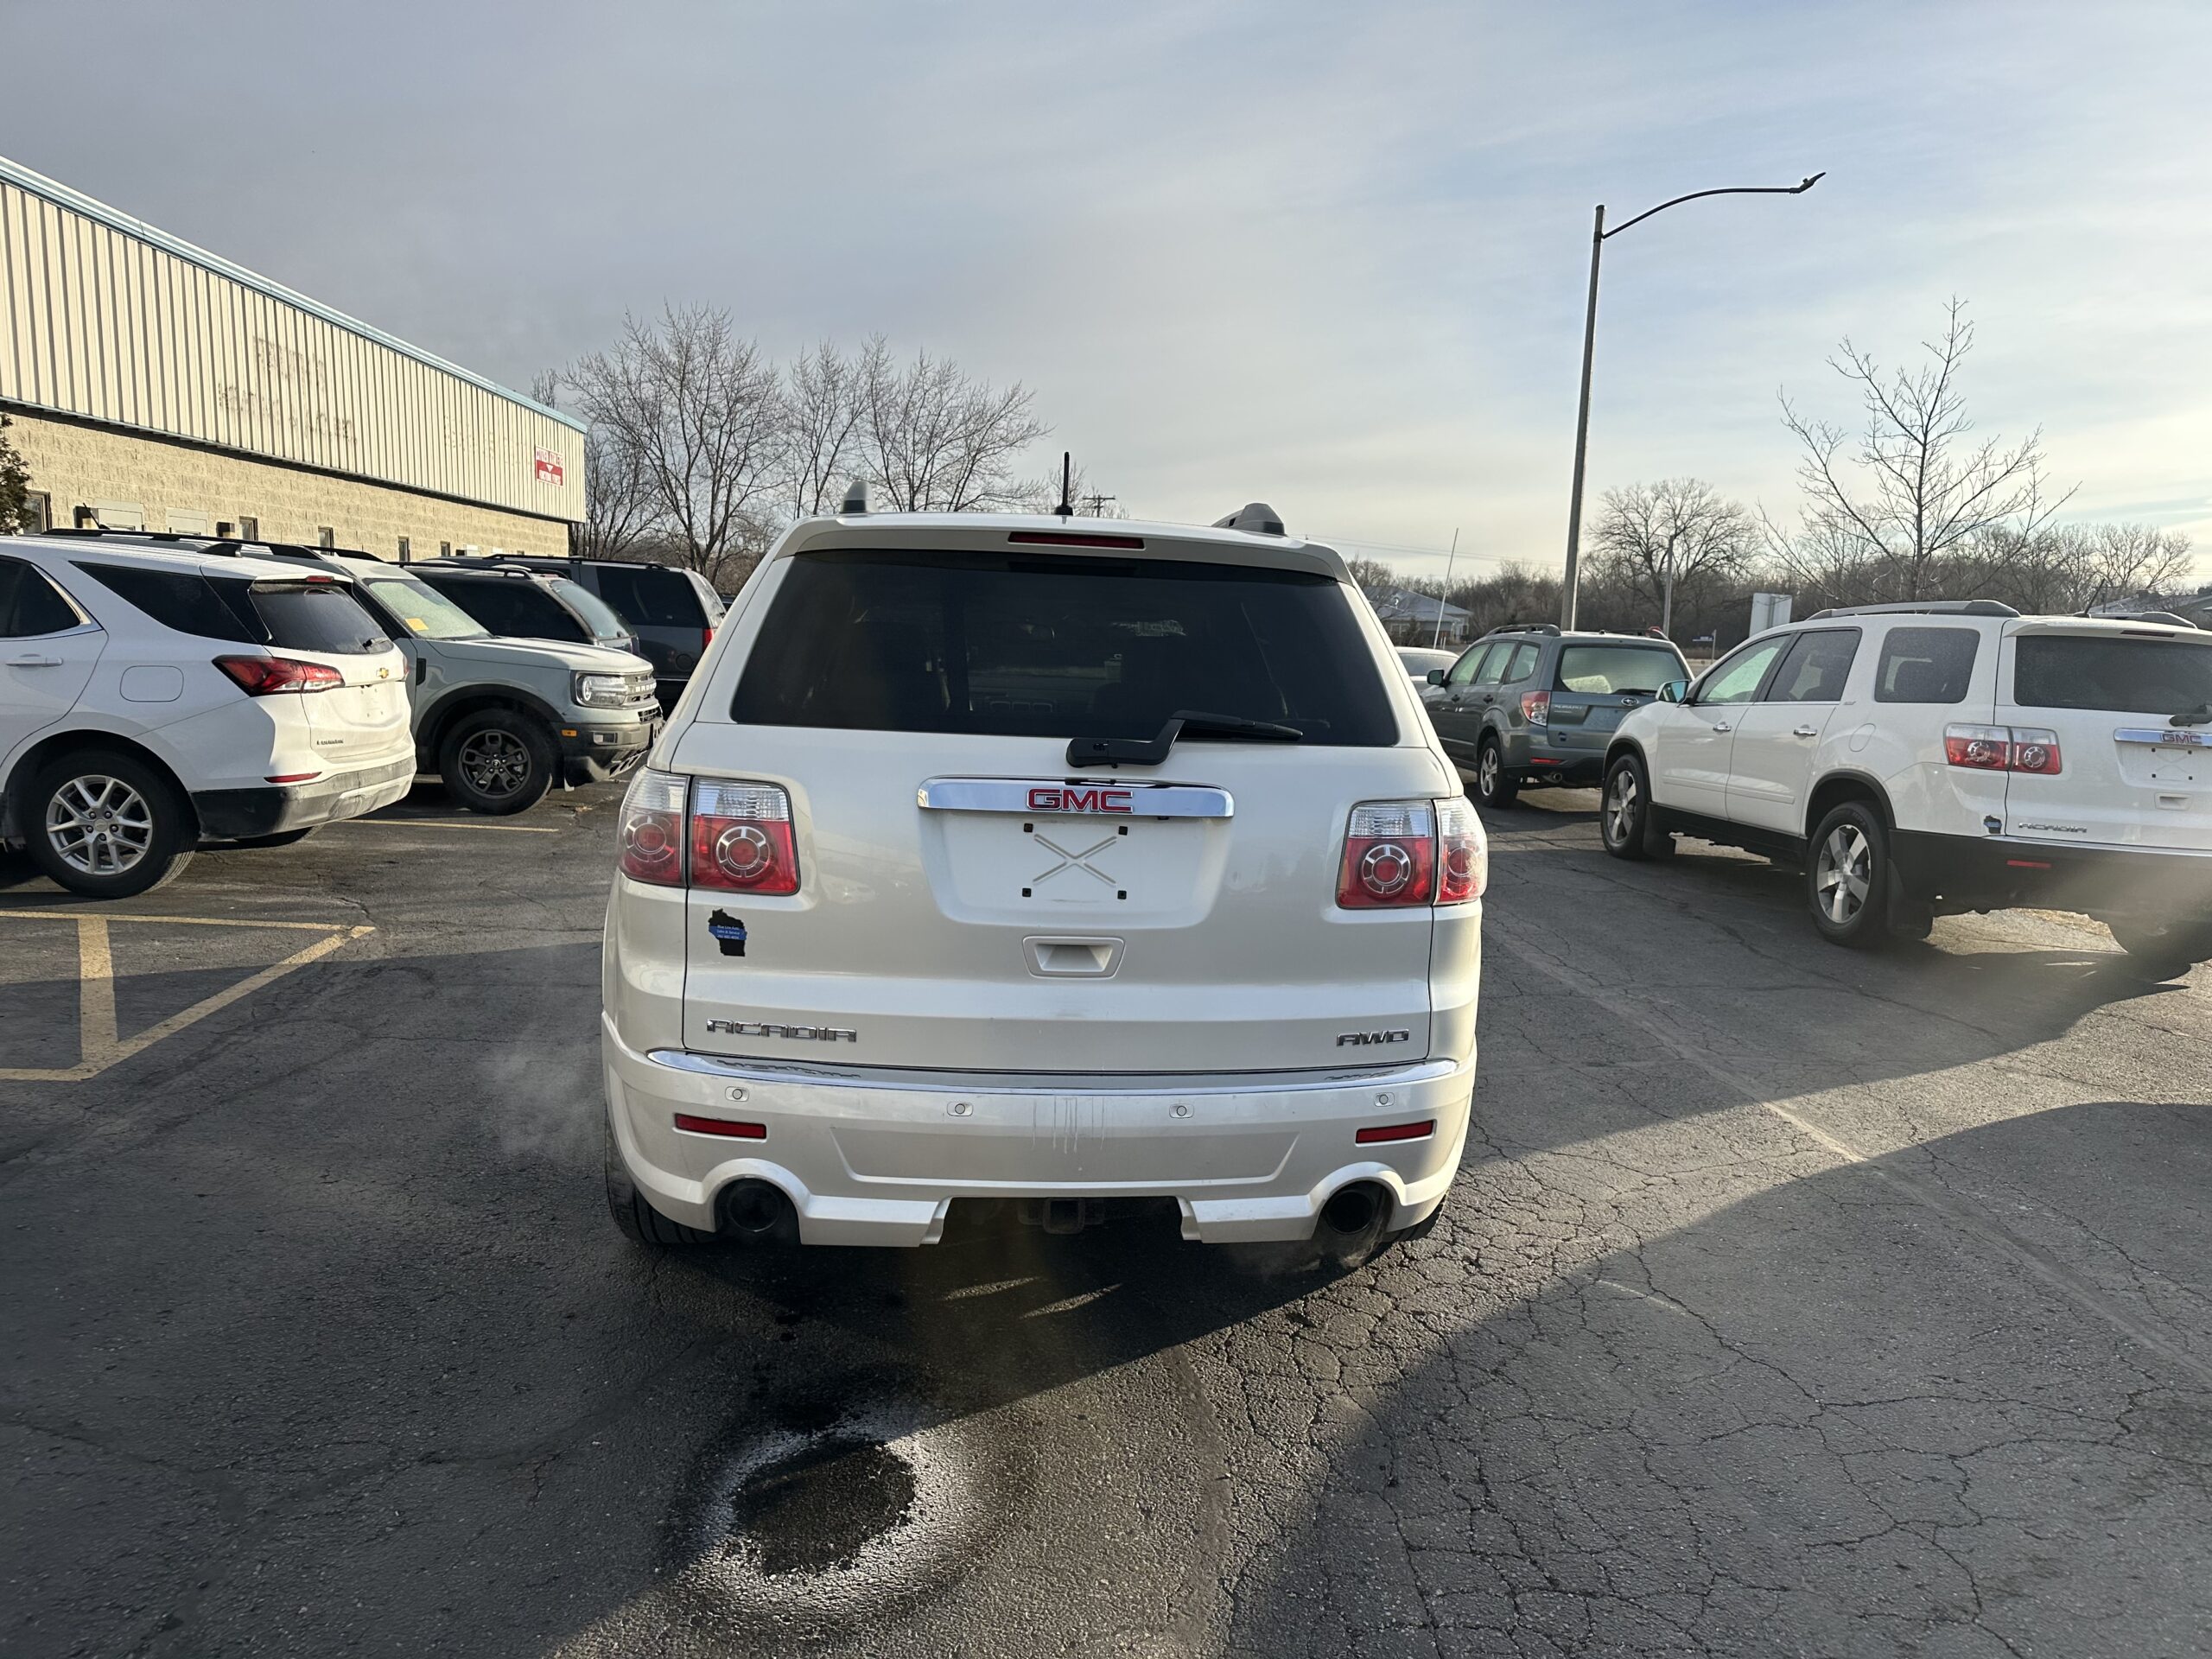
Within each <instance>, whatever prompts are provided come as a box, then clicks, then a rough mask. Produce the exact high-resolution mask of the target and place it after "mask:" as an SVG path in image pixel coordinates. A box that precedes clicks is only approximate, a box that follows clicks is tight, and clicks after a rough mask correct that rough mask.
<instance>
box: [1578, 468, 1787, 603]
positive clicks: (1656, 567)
mask: <svg viewBox="0 0 2212 1659" xmlns="http://www.w3.org/2000/svg"><path fill="white" fill-rule="evenodd" d="M1591 540H1592V546H1593V547H1594V549H1595V550H1596V552H1597V554H1598V561H1597V562H1598V563H1599V564H1600V565H1603V566H1608V567H1611V574H1613V575H1615V576H1617V577H1618V579H1619V580H1620V581H1621V582H1623V584H1624V585H1625V586H1626V587H1627V588H1630V590H1631V591H1632V592H1634V593H1636V594H1643V595H1648V596H1649V599H1650V601H1651V603H1652V604H1654V605H1655V606H1656V607H1658V608H1659V628H1660V632H1662V633H1669V634H1671V633H1672V632H1673V631H1674V626H1675V588H1676V587H1677V585H1678V584H1679V585H1681V587H1683V588H1691V589H1696V590H1699V591H1700V593H1702V592H1703V591H1704V590H1707V589H1709V588H1713V587H1714V586H1716V585H1718V584H1719V583H1721V582H1731V581H1733V580H1735V579H1737V578H1738V577H1740V576H1741V575H1743V574H1744V573H1745V570H1746V569H1749V567H1750V565H1751V558H1752V556H1753V554H1754V553H1755V552H1756V551H1757V550H1758V525H1757V524H1756V522H1755V521H1754V520H1753V519H1752V518H1751V514H1750V513H1749V512H1746V511H1745V509H1744V508H1743V507H1742V506H1740V505H1738V504H1737V503H1735V502H1733V501H1730V500H1727V499H1725V498H1724V497H1722V496H1721V495H1720V494H1719V492H1718V491H1716V490H1715V489H1714V488H1713V486H1711V485H1710V484H1707V483H1705V482H1703V481H1702V480H1699V479H1694V478H1669V479H1662V480H1660V481H1659V482H1658V483H1656V484H1633V485H1630V486H1629V487H1628V488H1626V489H1624V490H1608V491H1606V492H1605V512H1604V513H1603V515H1602V516H1601V517H1600V518H1599V521H1598V525H1597V529H1596V531H1595V533H1594V534H1593V535H1592V538H1591ZM1644 614H1645V615H1646V616H1647V617H1648V616H1649V614H1650V613H1649V611H1646V612H1645V613H1644Z"/></svg>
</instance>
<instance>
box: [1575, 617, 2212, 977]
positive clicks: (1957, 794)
mask: <svg viewBox="0 0 2212 1659" xmlns="http://www.w3.org/2000/svg"><path fill="white" fill-rule="evenodd" d="M1599 823H1600V828H1601V829H1602V831H1603V834H1604V837H1605V848H1606V850H1607V851H1609V852H1611V853H1612V854H1614V855H1616V856H1618V857H1621V858H1643V857H1648V856H1649V855H1653V854H1656V853H1667V852H1671V851H1673V850H1674V843H1673V840H1672V837H1673V836H1675V834H1676V833H1682V834H1688V835H1691V836H1700V837H1701V838H1703V839H1706V840H1708V841H1717V842H1726V843H1729V844H1731V845H1735V846H1741V847H1745V848H1748V849H1751V850H1752V851H1755V852H1761V853H1768V854H1771V855H1776V856H1778V857H1782V858H1785V859H1789V860H1794V861H1802V864H1803V866H1804V869H1805V898H1806V904H1807V907H1808V910H1809V911H1810V912H1811V913H1812V919H1813V925H1815V927H1816V928H1818V929H1819V930H1820V931H1821V934H1822V935H1823V936H1824V937H1825V938H1829V939H1832V940H1834V942H1835V943H1837V944H1851V945H1866V944H1877V943H1878V942H1880V941H1881V940H1883V939H1885V938H1900V937H1901V938H1925V937H1926V936H1927V933H1928V931H1929V925H1930V923H1931V921H1932V920H1933V919H1934V918H1935V917H1936V916H1937V915H1941V914H1946V913H1949V912H1961V911H1988V910H2004V909H2010V908H2013V907H2016V906H2036V907H2038V908H2044V909H2052V910H2070V911H2076V912H2082V913H2083V914H2086V915H2088V916H2091V917H2094V918H2096V919H2098V920H2100V921H2102V922H2103V923H2105V925H2107V927H2109V928H2110V929H2111V931H2112V934H2113V938H2114V939H2115V940H2117V941H2118V942H2119V944H2120V946H2121V947H2122V948H2123V949H2124V950H2126V951H2127V952H2128V954H2129V955H2130V956H2131V957H2134V958H2135V959H2136V961H2137V962H2138V963H2139V964H2140V965H2141V966H2142V967H2143V968H2144V969H2146V970H2147V971H2149V972H2150V973H2151V974H2152V976H2155V977H2158V978H2166V977H2171V976H2173V975H2176V974H2178V973H2181V972H2183V971H2185V970H2186V969H2188V968H2189V967H2190V965H2191V964H2192V963H2197V962H2202V961H2207V960H2212V637H2208V636H2207V635H2206V634H2204V633H2202V632H2199V631H2198V630H2197V629H2196V628H2195V627H2193V626H2190V625H2189V624H2188V623H2187V622H2185V621H2183V620H2182V619H2180V618H2178V617H2171V616H2164V615H2163V614H2161V615H2157V616H2152V615H2145V616H2138V617H2107V618H2089V617H2080V616H2022V615H2021V614H2019V613H2018V612H2017V611H2014V610H2012V608H2011V607H2008V606H2005V605H2000V604H1997V603H1995V602H1993V601H1987V600H1968V601H1948V602H1941V601H1930V602H1923V603H1918V604H1903V605H1870V606H1860V607H1855V608H1853V609H1847V610H1834V611H1823V612H1821V613H1820V614H1819V615H1817V616H1814V617H1811V618H1808V619H1807V620H1804V621H1802V622H1796V623H1791V624H1789V625H1787V626H1783V627H1779V628H1774V629H1770V630H1769V631H1768V632H1764V633H1762V634H1759V635H1758V636H1756V637H1755V638H1753V639H1750V640H1747V641H1746V642H1745V644H1743V645H1739V646H1738V647H1737V648H1736V649H1735V650H1734V651H1733V652H1730V653H1729V654H1728V655H1727V656H1726V657H1723V658H1721V659H1720V660H1719V662H1717V663H1715V664H1713V666H1712V667H1711V668H1709V669H1707V670H1706V671H1705V672H1704V673H1702V674H1700V676H1699V677H1697V678H1696V679H1694V680H1691V681H1688V682H1687V683H1685V682H1679V681H1678V682H1676V683H1673V684H1671V685H1669V686H1667V687H1665V688H1663V689H1662V693H1661V700H1660V701H1658V702H1652V703H1649V704H1646V705H1645V706H1643V707H1642V708H1639V709H1634V710H1632V711H1631V712H1630V714H1629V715H1627V716H1626V718H1624V720H1623V721H1621V723H1620V726H1619V728H1618V731H1617V732H1616V733H1615V734H1614V736H1613V739H1612V741H1611V745H1610V747H1609V749H1608V752H1607V766H1606V772H1605V799H1604V804H1603V809H1602V811H1601V813H1600V817H1599Z"/></svg>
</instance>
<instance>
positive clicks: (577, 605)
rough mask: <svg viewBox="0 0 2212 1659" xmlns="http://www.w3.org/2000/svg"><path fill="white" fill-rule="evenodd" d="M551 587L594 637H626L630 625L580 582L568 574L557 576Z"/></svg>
mask: <svg viewBox="0 0 2212 1659" xmlns="http://www.w3.org/2000/svg"><path fill="white" fill-rule="evenodd" d="M550 585H551V587H552V589H553V591H554V592H555V593H556V594H559V595H560V596H561V602H562V603H563V604H564V605H566V606H568V607H569V609H571V610H573V611H574V612H575V613H576V614H577V615H578V616H580V617H582V619H583V622H584V626H586V627H587V628H589V629H590V630H591V637H592V638H593V639H610V640H611V639H628V638H630V625H629V624H628V623H627V622H625V621H624V620H622V619H621V618H620V617H619V616H617V615H615V614H614V613H613V610H612V609H611V608H610V607H608V605H607V601H605V600H603V599H601V597H600V596H599V595H598V594H594V592H592V590H591V589H590V588H587V587H585V586H584V585H583V584H582V582H571V581H570V580H569V578H568V577H566V576H555V577H553V578H552V579H551V584H550Z"/></svg>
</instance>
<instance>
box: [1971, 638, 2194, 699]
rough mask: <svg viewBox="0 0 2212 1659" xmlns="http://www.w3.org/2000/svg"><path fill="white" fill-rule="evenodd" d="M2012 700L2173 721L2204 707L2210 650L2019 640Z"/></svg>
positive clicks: (2139, 642) (2153, 643)
mask: <svg viewBox="0 0 2212 1659" xmlns="http://www.w3.org/2000/svg"><path fill="white" fill-rule="evenodd" d="M2012 652H2013V656H2012V701H2013V702H2017V703H2018V704H2020V705H2021V706H2022V707H2023V708H2027V709H2108V710H2111V711H2113V712H2115V713H2123V714H2135V715H2179V714H2188V713H2193V712H2195V711H2196V710H2198V709H2205V708H2212V644H2208V643H2203V642H2200V641H2197V640H2194V639H2083V638H2082V637H2081V636H2079V635H2075V636H2074V637H2072V638H2070V639H2069V638H2068V637H2067V636H2065V635H2063V634H2058V635H2051V634H2044V635H2037V634H2021V635H2019V636H2018V637H2017V638H2016V639H2014V640H2013V642H2012Z"/></svg>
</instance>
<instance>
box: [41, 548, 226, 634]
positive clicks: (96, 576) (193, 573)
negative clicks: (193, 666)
mask: <svg viewBox="0 0 2212 1659" xmlns="http://www.w3.org/2000/svg"><path fill="white" fill-rule="evenodd" d="M76 563H77V568H78V569H79V570H81V571H83V572H84V573H85V574H86V575H88V576H90V577H91V578H92V580H93V581H95V582H99V584H100V585H101V586H102V587H104V588H108V589H110V590H111V591H112V592H113V593H115V594H118V596H120V597H121V598H123V599H124V600H126V601H129V602H130V604H132V605H133V606H135V607H137V608H138V609H139V610H140V611H143V613H145V614H147V615H148V616H150V617H151V618H153V619H154V620H155V621H156V622H158V623H160V624H161V625H162V626H163V627H165V628H174V629H175V630H176V631H177V632H179V633H191V634H197V635H199V636H200V638H201V639H235V640H238V641H239V642H240V643H242V644H245V645H260V644H262V643H263V638H262V635H263V628H262V625H261V620H260V619H259V618H258V617H257V616H255V615H254V614H253V612H252V610H251V607H248V606H247V605H246V604H245V588H246V584H245V582H226V583H225V584H224V587H225V588H228V589H232V590H235V591H232V592H230V593H224V592H219V591H218V590H217V588H216V586H215V584H214V583H213V582H210V581H208V580H207V577H205V576H203V575H200V573H199V572H198V571H197V570H149V569H145V568H143V566H139V565H130V564H95V563H89V562H87V561H86V560H82V559H80V560H78V561H77V562H76Z"/></svg>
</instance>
